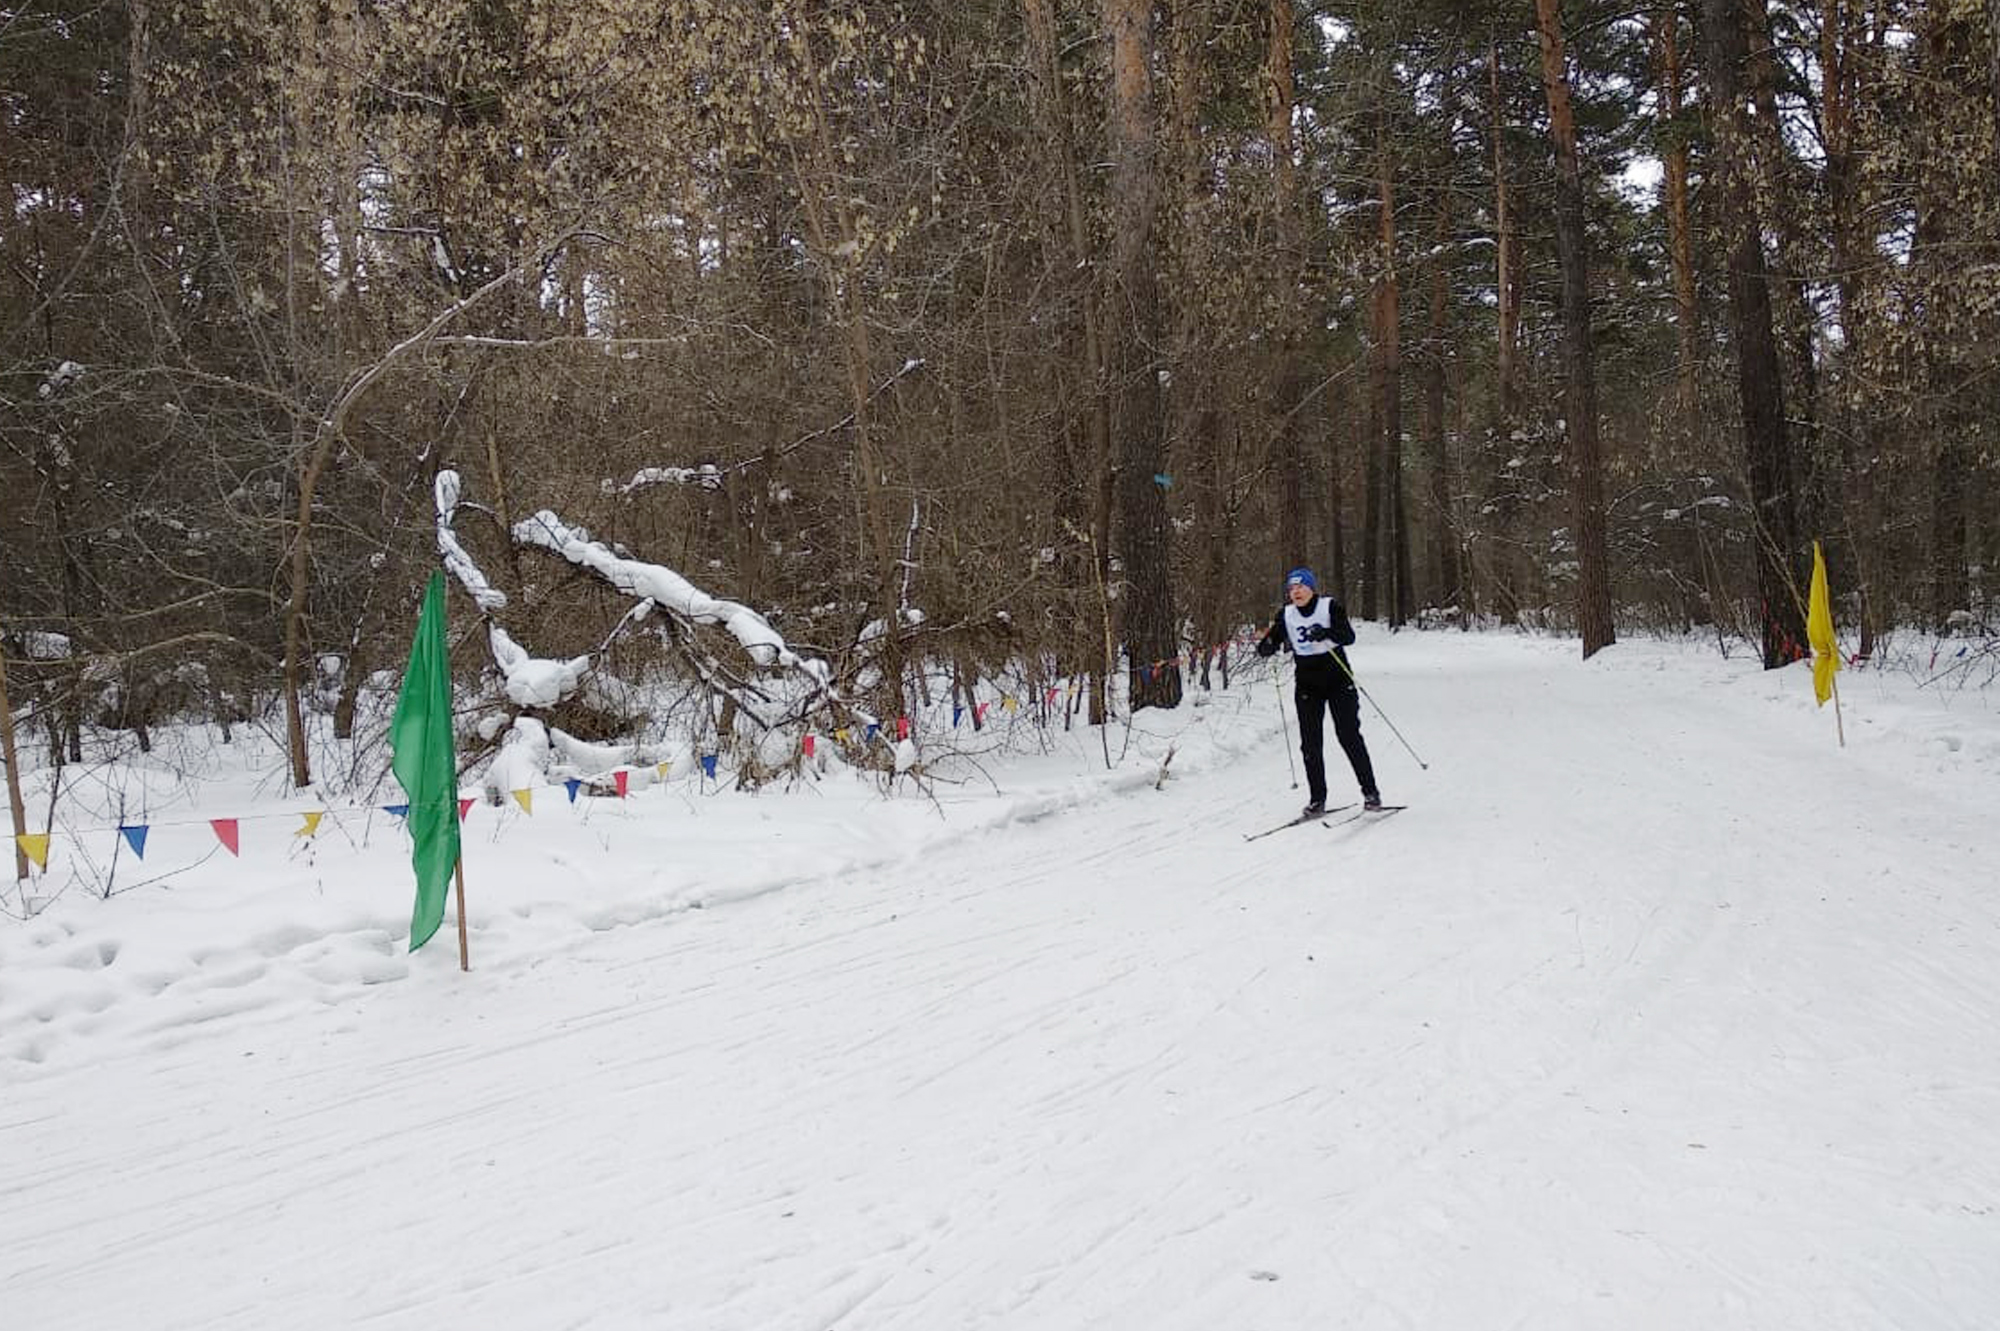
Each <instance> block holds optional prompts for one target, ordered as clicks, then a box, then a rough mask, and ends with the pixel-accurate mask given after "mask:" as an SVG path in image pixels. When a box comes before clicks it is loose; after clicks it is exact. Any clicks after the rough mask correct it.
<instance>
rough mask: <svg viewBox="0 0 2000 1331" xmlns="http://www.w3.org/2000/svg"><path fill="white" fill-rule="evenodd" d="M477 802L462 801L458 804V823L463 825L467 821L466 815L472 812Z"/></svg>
mask: <svg viewBox="0 0 2000 1331" xmlns="http://www.w3.org/2000/svg"><path fill="white" fill-rule="evenodd" d="M476 802H477V801H476V800H475V799H462V800H460V801H459V802H458V821H460V822H461V823H462V822H464V821H465V815H466V814H468V813H471V812H472V806H473V804H475V803H476Z"/></svg>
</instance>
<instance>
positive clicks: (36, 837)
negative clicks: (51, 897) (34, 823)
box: [14, 832, 49, 872]
mask: <svg viewBox="0 0 2000 1331" xmlns="http://www.w3.org/2000/svg"><path fill="white" fill-rule="evenodd" d="M14 842H15V844H16V845H18V846H20V848H21V849H22V850H24V851H26V852H27V853H28V858H29V859H31V860H33V861H34V862H35V864H36V865H37V866H38V867H39V868H41V869H42V870H43V871H44V872H46V871H47V870H48V867H49V834H48V833H47V832H22V833H20V834H19V835H17V836H16V837H15V838H14Z"/></svg>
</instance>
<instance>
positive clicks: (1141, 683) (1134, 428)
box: [1102, 0, 1181, 709]
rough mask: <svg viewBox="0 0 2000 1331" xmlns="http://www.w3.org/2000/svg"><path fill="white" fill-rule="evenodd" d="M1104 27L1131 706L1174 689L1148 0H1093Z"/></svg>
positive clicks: (1120, 530) (1168, 695) (1113, 360)
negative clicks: (1162, 477) (1098, 1)
mask: <svg viewBox="0 0 2000 1331" xmlns="http://www.w3.org/2000/svg"><path fill="white" fill-rule="evenodd" d="M1102 4H1103V16H1104V26H1105V28H1106V29H1107V30H1108V31H1109V33H1110V34H1111V123H1110V130H1111V182H1110V192H1111V210H1112V218H1113V230H1112V235H1113V243H1112V281H1113V284H1114V285H1113V297H1112V308H1113V309H1114V310H1115V311H1116V313H1115V316H1114V318H1113V320H1112V323H1111V327H1110V329H1109V332H1110V346H1111V356H1110V364H1111V365H1112V366H1113V367H1114V370H1115V372H1116V377H1115V379H1114V382H1113V384H1112V394H1113V397H1112V401H1113V404H1114V405H1113V410H1112V429H1113V432H1114V435H1115V437H1116V442H1117V450H1118V452H1117V456H1118V475H1117V480H1116V501H1117V539H1118V551H1119V554H1120V556H1121V557H1122V559H1123V562H1124V574H1123V582H1122V587H1121V591H1120V598H1119V599H1120V600H1121V601H1122V602H1123V604H1124V611H1125V635H1124V637H1125V648H1126V652H1127V654H1128V660H1127V662H1126V666H1127V670H1128V672H1129V674H1130V679H1129V686H1130V694H1129V696H1130V697H1131V699H1132V706H1133V708H1134V709H1137V708H1140V707H1173V706H1176V705H1178V704H1179V702H1180V699H1181V672H1180V665H1179V657H1180V650H1179V643H1178V640H1177V633H1178V623H1177V620H1176V616H1175V611H1174V587H1173V569H1172V562H1171V558H1170V554H1171V551H1170V544H1169V542H1170V535H1169V529H1168V526H1167V511H1166V499H1165V493H1164V491H1163V489H1162V487H1161V486H1160V485H1159V484H1158V483H1157V482H1156V481H1155V480H1154V477H1155V476H1156V475H1158V474H1160V473H1163V472H1165V470H1166V457H1165V449H1164V447H1163V439H1164V434H1163V430H1162V423H1163V418H1162V413H1161V403H1160V378H1159V371H1160V368H1161V367H1160V362H1159V360H1158V357H1157V356H1156V354H1155V351H1154V349H1155V348H1156V347H1158V346H1159V345H1160V336H1159V333H1160V317H1159V315H1160V309H1159V307H1160V298H1159V280H1158V275H1157V273H1156V272H1155V269H1154V264H1155V254H1154V244H1153V231H1154V223H1155V220H1156V217H1157V213H1158V210H1159V181H1158V177H1157V169H1158V142H1157V135H1156V131H1155V129H1154V114H1153V32H1152V21H1153V10H1152V5H1151V3H1150V2H1149V0H1102Z"/></svg>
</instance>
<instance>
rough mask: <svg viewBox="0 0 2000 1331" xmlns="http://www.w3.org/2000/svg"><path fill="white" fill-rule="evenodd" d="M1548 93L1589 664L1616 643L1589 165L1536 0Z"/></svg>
mask: <svg viewBox="0 0 2000 1331" xmlns="http://www.w3.org/2000/svg"><path fill="white" fill-rule="evenodd" d="M1535 17H1536V19H1537V25H1536V26H1537V31H1538V33H1539V35H1540V38H1541V46H1542V88H1543V91H1544V92H1545V93H1546V94H1547V95H1548V102H1549V132H1550V135H1551V137H1553V138H1554V140H1555V148H1556V218H1555V221H1556V251H1557V254H1558V256H1559V258H1560V260H1561V264H1562V279H1563V285H1562V289H1563V301H1562V313H1563V418H1564V433H1565V434H1566V435H1567V436H1568V440H1569V480H1570V510H1571V515H1572V520H1573V523H1574V526H1575V533H1574V534H1575V538H1576V563H1577V578H1576V624H1577V631H1578V632H1579V634H1580V635H1581V636H1582V638H1583V655H1584V657H1585V659H1588V658H1589V657H1590V656H1592V655H1593V654H1594V653H1596V652H1597V651H1598V650H1599V649H1601V648H1604V647H1608V646H1610V645H1611V644H1612V643H1614V642H1616V641H1617V640H1618V635H1617V631H1616V629H1615V627H1614V625H1613V623H1612V618H1611V580H1610V573H1609V562H1610V556H1609V554H1608V552H1607V551H1606V548H1605V532H1604V468H1603V463H1602V460H1601V458H1600V452H1599V446H1598V438H1597V360H1596V351H1595V349H1594V347H1593V346H1592V340H1591V319H1590V240H1589V236H1588V234H1587V233H1586V231H1585V229H1584V197H1583V168H1582V164H1581V163H1580V161H1579V160H1578V157H1577V151H1576V121H1575V118H1574V117H1573V115H1572V114H1571V111H1570V99H1569V70H1568V67H1567V65H1566V62H1565V58H1564V55H1563V36H1562V11H1561V7H1560V3H1559V0H1535Z"/></svg>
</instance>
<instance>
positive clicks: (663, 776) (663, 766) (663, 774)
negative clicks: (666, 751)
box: [660, 763, 673, 781]
mask: <svg viewBox="0 0 2000 1331" xmlns="http://www.w3.org/2000/svg"><path fill="white" fill-rule="evenodd" d="M672 766H673V764H672V763H661V764H660V780H662V781H664V780H666V779H667V769H668V768H669V767H672Z"/></svg>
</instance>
